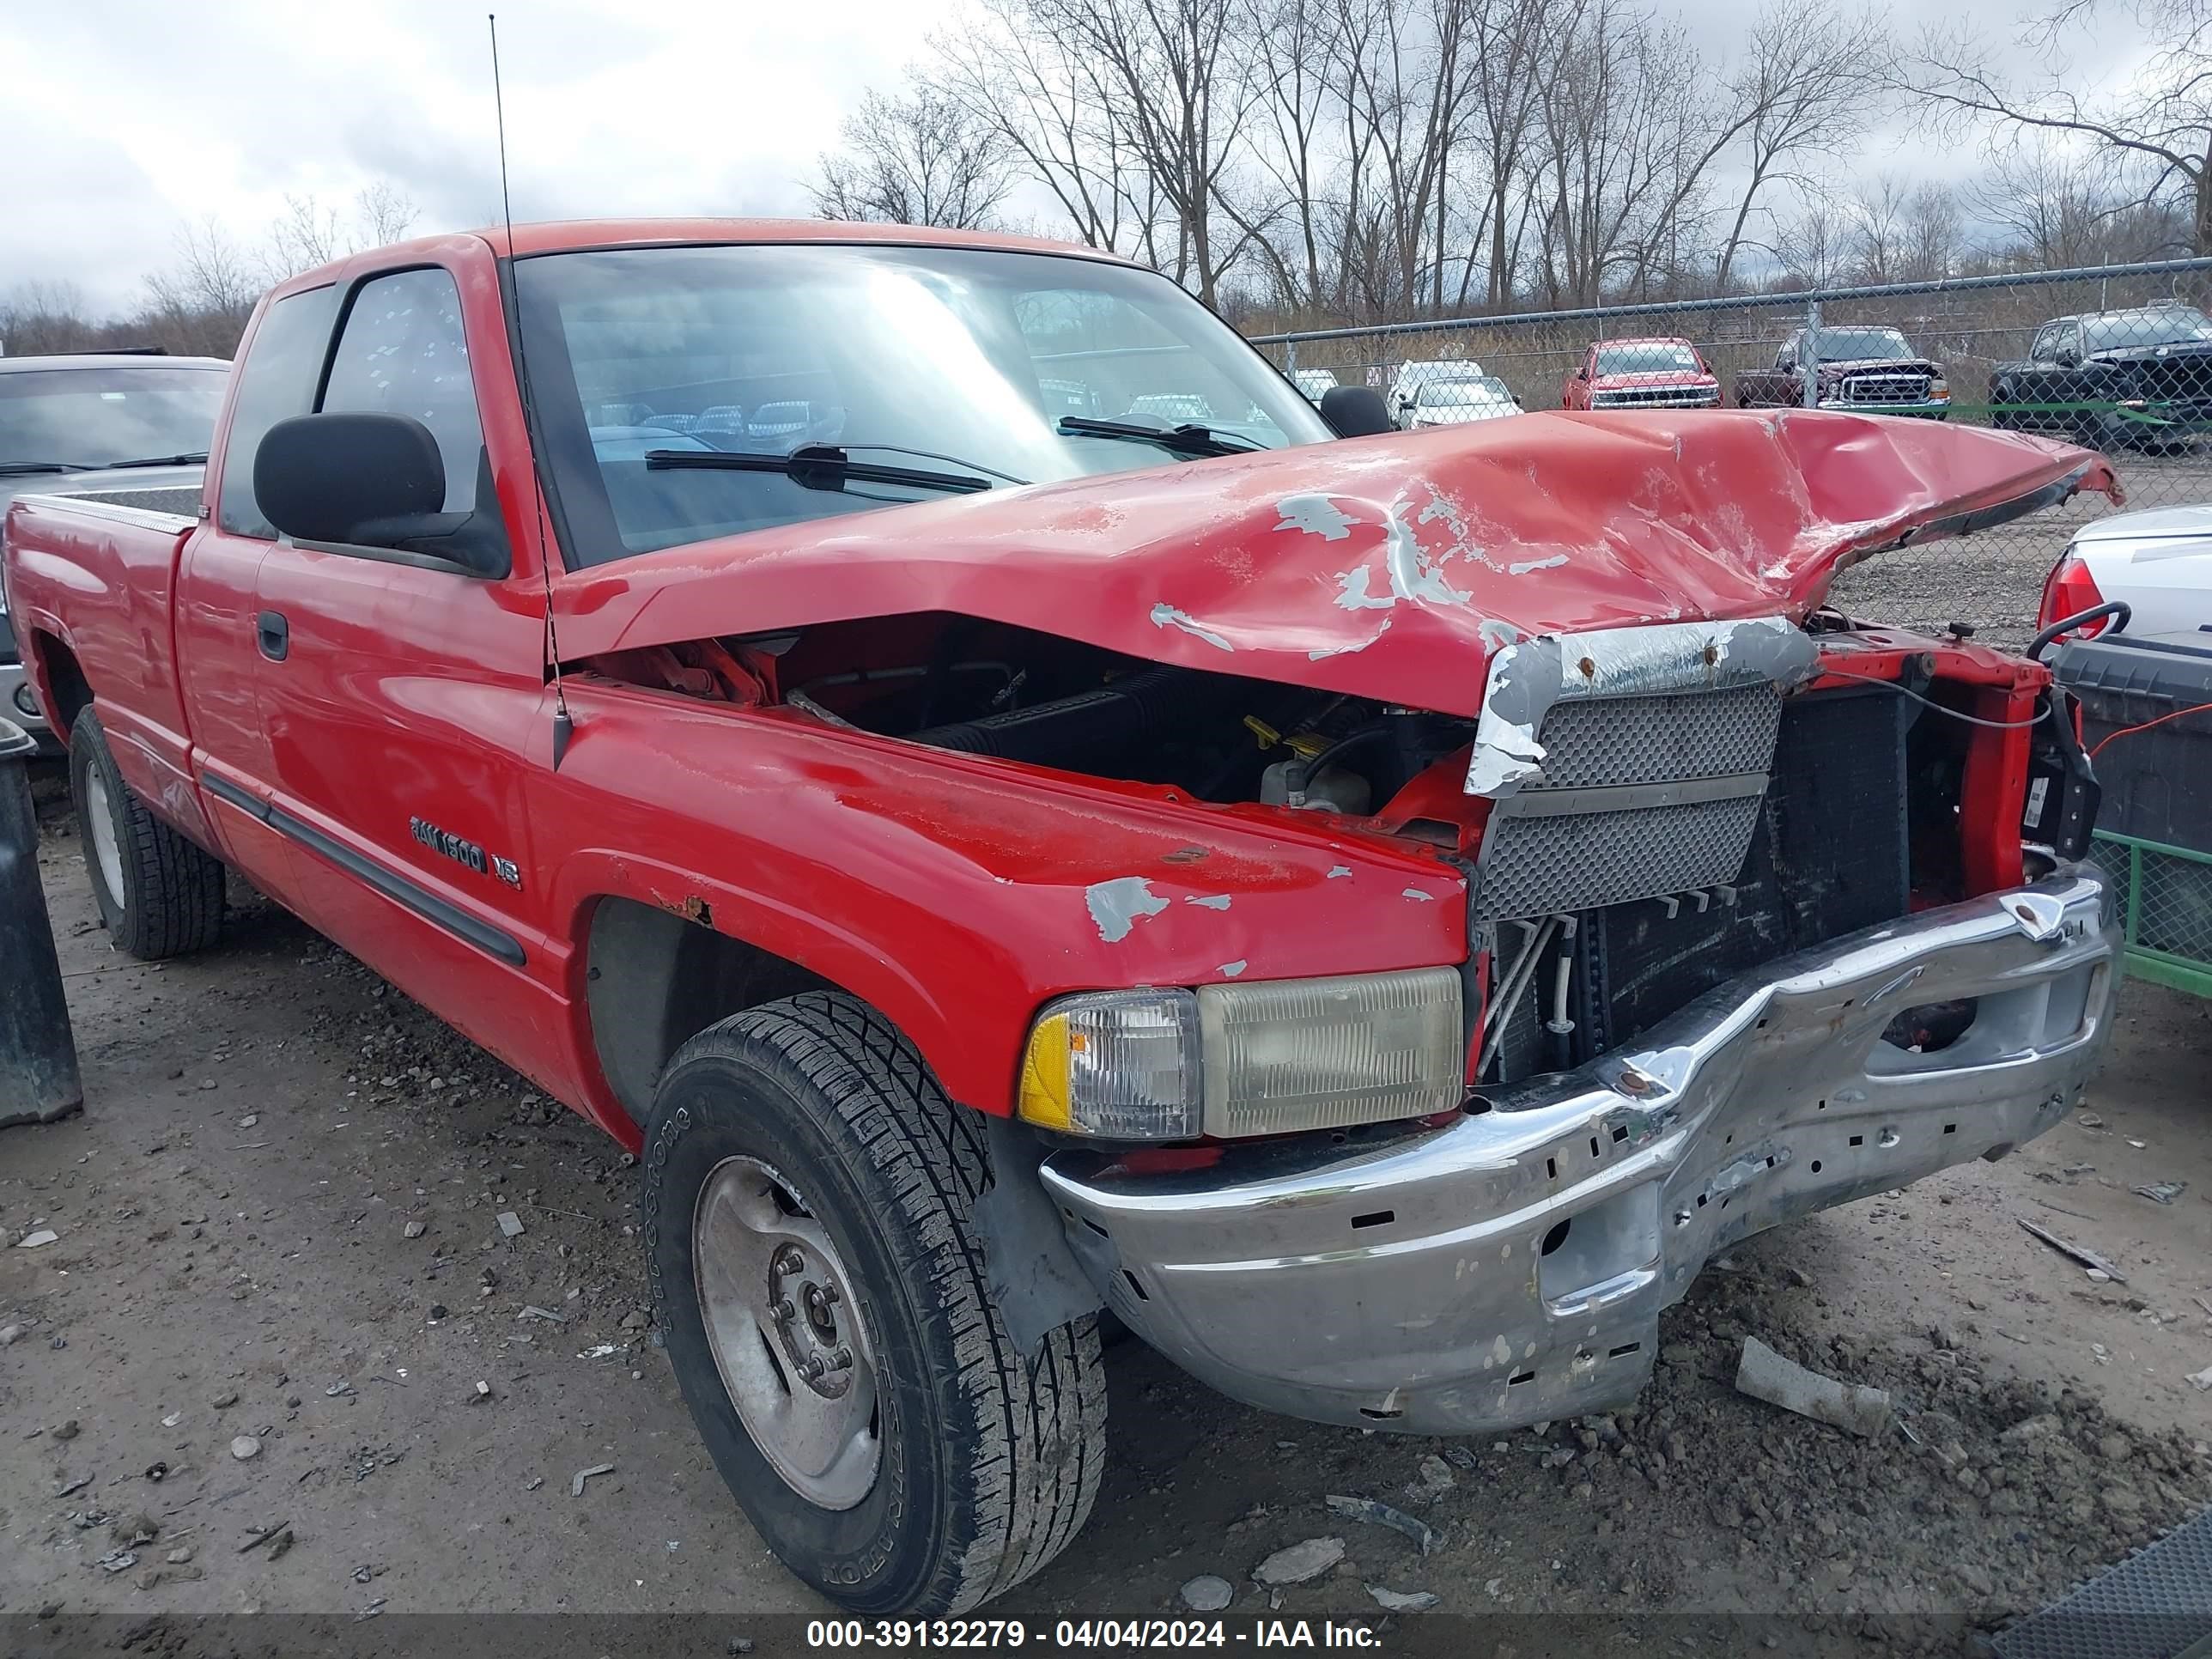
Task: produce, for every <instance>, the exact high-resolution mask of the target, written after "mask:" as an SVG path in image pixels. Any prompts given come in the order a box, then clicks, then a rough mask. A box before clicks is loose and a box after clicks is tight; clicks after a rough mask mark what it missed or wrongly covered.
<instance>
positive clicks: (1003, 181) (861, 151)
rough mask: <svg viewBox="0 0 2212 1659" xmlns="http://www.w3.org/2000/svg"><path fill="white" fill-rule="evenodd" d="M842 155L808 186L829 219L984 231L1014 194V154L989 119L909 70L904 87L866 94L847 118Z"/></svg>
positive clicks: (828, 160) (828, 161)
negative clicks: (980, 228) (892, 91)
mask: <svg viewBox="0 0 2212 1659" xmlns="http://www.w3.org/2000/svg"><path fill="white" fill-rule="evenodd" d="M840 136H841V137H842V139H843V141H844V149H842V151H841V152H840V153H839V154H837V155H824V156H823V158H822V177H821V179H820V182H818V183H817V184H816V185H813V186H812V192H813V196H814V208H815V211H816V212H817V213H819V214H821V215H822V216H823V217H824V218H826V219H875V220H887V221H889V222H892V223H894V224H906V225H947V226H951V227H952V228H956V229H965V228H974V227H976V226H981V225H987V224H989V223H990V222H991V221H992V218H993V216H994V215H995V214H996V213H997V212H998V210H999V208H1000V204H1003V203H1004V202H1005V201H1006V196H1007V193H1008V192H1009V191H1012V188H1013V182H1014V181H1013V172H1012V165H1011V163H1012V148H1011V146H1010V145H1009V144H1008V143H1007V141H1006V137H1005V135H1004V134H1003V133H1002V132H1000V131H999V130H998V129H997V128H996V127H994V125H992V123H991V122H990V121H988V120H987V119H986V118H984V117H982V116H981V115H979V114H978V113H977V112H975V110H973V109H971V108H970V107H969V106H968V105H967V104H966V103H964V102H963V101H962V100H960V99H959V98H957V97H956V96H954V95H953V94H951V93H950V92H948V91H947V90H945V88H942V87H940V86H938V85H936V84H935V83H933V82H931V81H929V80H927V79H925V78H923V77H922V76H919V75H916V74H914V73H913V72H911V71H909V73H908V81H907V86H906V89H905V90H904V91H903V92H902V93H900V94H897V95H896V96H893V97H886V96H885V95H884V94H881V93H878V92H869V93H868V94H866V95H865V96H864V97H862V99H861V100H860V109H859V110H858V111H857V112H854V114H852V115H850V116H848V118H846V121H845V124H844V127H843V129H842V132H841V135H840Z"/></svg>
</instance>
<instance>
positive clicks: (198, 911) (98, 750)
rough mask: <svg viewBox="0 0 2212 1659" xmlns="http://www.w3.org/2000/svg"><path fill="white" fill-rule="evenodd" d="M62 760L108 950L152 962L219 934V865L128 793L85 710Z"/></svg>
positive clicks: (103, 739)
mask: <svg viewBox="0 0 2212 1659" xmlns="http://www.w3.org/2000/svg"><path fill="white" fill-rule="evenodd" d="M69 757H70V793H72V794H73V795H74V796H75V798H76V819H77V826H78V828H79V829H81V830H82V832H83V836H84V865H85V870H86V872H88V874H89V875H90V876H91V878H92V896H93V900H94V902H95V903H96V904H98V905H99V907H100V920H101V921H103V922H104V923H106V927H107V936H108V938H109V939H111V940H112V941H113V943H114V945H115V947H116V948H117V949H118V950H119V951H128V952H130V953H131V955H132V956H134V957H139V958H140V959H142V960H143V961H148V962H152V961H155V960H158V959H159V958H161V957H174V956H182V955H184V954H185V952H186V951H197V950H200V949H202V948H203V947H204V946H206V945H212V944H214V943H215V942H216V939H217V938H219V937H220V936H221V935H222V863H221V862H220V861H219V860H216V859H215V858H213V857H211V856H210V854H207V853H206V852H204V851H203V850H202V849H201V848H198V847H197V846H195V845H194V844H193V843H192V842H190V841H187V840H186V839H185V837H184V836H180V835H179V834H178V833H177V832H176V831H175V830H174V829H171V828H169V826H168V825H167V824H166V823H162V822H161V820H160V819H159V818H157V817H155V816H154V815H153V814H152V813H151V812H149V811H147V810H146V805H145V803H144V802H143V801H142V800H140V799H138V797H137V795H135V794H133V793H131V786H130V785H128V784H126V783H125V782H124V781H123V775H122V774H121V773H120V772H118V770H117V769H116V766H115V757H114V756H113V755H112V753H110V752H109V750H108V747H107V734H106V732H103V731H101V730H100V720H99V717H98V716H97V715H95V714H94V713H93V712H92V710H91V709H89V708H88V709H85V710H83V711H82V713H81V714H78V715H77V717H76V719H75V720H71V721H70V734H69Z"/></svg>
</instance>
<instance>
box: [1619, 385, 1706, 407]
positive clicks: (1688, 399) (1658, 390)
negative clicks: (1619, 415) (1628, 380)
mask: <svg viewBox="0 0 2212 1659" xmlns="http://www.w3.org/2000/svg"><path fill="white" fill-rule="evenodd" d="M1720 400H1721V394H1720V392H1719V391H1718V390H1717V388H1715V387H1712V386H1634V387H1631V388H1630V389H1628V390H1626V391H1623V392H1595V393H1593V394H1591V397H1590V404H1591V406H1592V407H1593V408H1597V409H1620V408H1632V409H1709V408H1711V406H1712V405H1714V404H1717V403H1718V402H1720Z"/></svg>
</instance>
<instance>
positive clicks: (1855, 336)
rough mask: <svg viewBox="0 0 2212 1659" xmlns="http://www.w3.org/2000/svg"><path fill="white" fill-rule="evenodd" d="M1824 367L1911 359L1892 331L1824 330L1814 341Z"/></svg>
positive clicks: (1910, 352) (1909, 350)
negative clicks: (1826, 364)
mask: <svg viewBox="0 0 2212 1659" xmlns="http://www.w3.org/2000/svg"><path fill="white" fill-rule="evenodd" d="M1814 339H1815V341H1816V343H1817V344H1818V347H1819V350H1820V361H1821V362H1824V363H1859V362H1875V361H1888V360H1894V359H1896V358H1899V357H1911V356H1914V355H1915V354H1914V352H1913V349H1912V348H1911V345H1910V344H1908V343H1906V341H1905V336H1903V335H1902V334H1900V333H1899V332H1898V331H1896V330H1895V329H1893V328H1824V329H1822V330H1821V331H1820V333H1819V334H1818V335H1816V336H1814Z"/></svg>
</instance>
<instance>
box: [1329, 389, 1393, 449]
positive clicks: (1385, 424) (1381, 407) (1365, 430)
mask: <svg viewBox="0 0 2212 1659" xmlns="http://www.w3.org/2000/svg"><path fill="white" fill-rule="evenodd" d="M1321 418H1322V421H1323V422H1325V423H1326V424H1327V425H1328V429H1329V430H1330V431H1331V432H1334V434H1336V435H1337V436H1338V437H1340V438H1371V437H1373V436H1375V435H1376V434H1377V433H1382V432H1395V431H1396V430H1397V429H1398V423H1397V422H1395V421H1394V420H1392V419H1391V418H1390V406H1389V404H1386V403H1384V402H1383V394H1382V393H1381V392H1377V391H1376V390H1375V388H1374V387H1372V386H1331V387H1330V388H1329V389H1328V391H1327V392H1322V394H1321Z"/></svg>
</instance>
